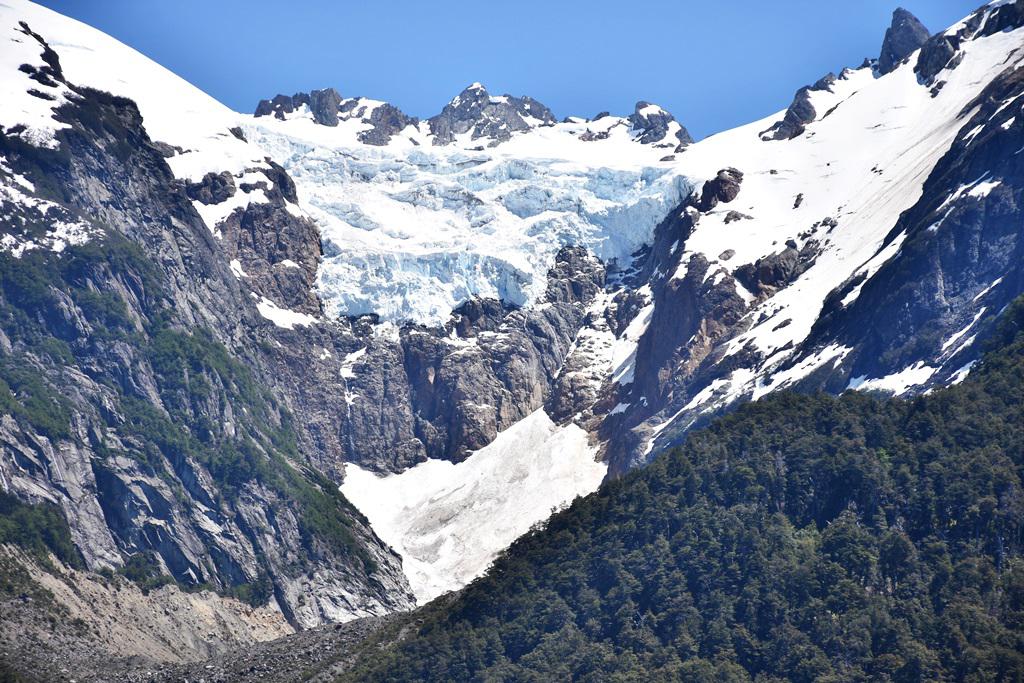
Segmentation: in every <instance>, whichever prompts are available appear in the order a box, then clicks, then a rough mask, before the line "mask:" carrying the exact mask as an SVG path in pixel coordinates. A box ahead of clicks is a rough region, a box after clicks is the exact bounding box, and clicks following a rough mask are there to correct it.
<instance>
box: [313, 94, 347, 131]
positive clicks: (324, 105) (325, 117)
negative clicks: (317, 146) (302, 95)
mask: <svg viewBox="0 0 1024 683" xmlns="http://www.w3.org/2000/svg"><path fill="white" fill-rule="evenodd" d="M340 104H341V95H339V94H338V91H337V90H335V89H334V88H326V89H324V90H313V91H312V92H310V93H309V109H310V111H312V112H313V120H314V121H316V122H317V123H319V124H320V125H321V126H337V125H338V106H339V105H340Z"/></svg>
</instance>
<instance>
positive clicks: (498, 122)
mask: <svg viewBox="0 0 1024 683" xmlns="http://www.w3.org/2000/svg"><path fill="white" fill-rule="evenodd" d="M555 122H556V119H555V117H554V115H553V114H552V113H551V110H550V109H548V108H547V107H545V106H544V105H543V104H541V103H540V102H538V101H537V100H535V99H533V98H532V97H526V96H524V97H512V96H511V95H501V96H498V97H493V96H491V94H490V93H488V92H487V89H486V88H484V86H482V85H480V84H479V83H474V84H472V85H470V86H469V87H467V88H466V89H465V90H463V91H462V92H461V93H459V94H458V95H457V96H456V97H455V98H454V99H453V100H452V101H451V102H449V103H448V104H446V105H445V107H444V109H442V110H441V113H440V114H438V115H437V116H434V117H432V118H430V119H428V120H427V123H428V124H429V126H430V131H431V132H432V133H433V134H434V141H433V142H434V144H435V145H447V144H450V143H452V142H453V141H454V140H455V136H456V135H463V134H465V133H470V138H471V139H473V140H477V139H481V138H487V139H488V140H489V141H490V142H489V144H490V145H495V144H498V143H500V142H504V141H505V140H508V139H510V138H511V137H512V133H516V132H520V131H525V130H530V129H531V128H534V127H536V126H543V125H552V124H554V123H555Z"/></svg>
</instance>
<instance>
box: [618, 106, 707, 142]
mask: <svg viewBox="0 0 1024 683" xmlns="http://www.w3.org/2000/svg"><path fill="white" fill-rule="evenodd" d="M675 120H676V119H675V117H674V116H672V114H670V113H668V112H667V111H665V110H664V109H662V108H661V107H659V106H658V105H656V104H651V103H650V102H644V101H643V100H641V101H640V102H637V103H636V106H635V107H634V108H633V113H632V114H630V115H629V123H630V125H631V126H632V128H633V129H634V130H638V131H640V136H639V137H638V138H637V140H638V141H639V142H640V143H641V144H644V145H656V144H660V145H664V146H667V147H673V148H682V147H685V146H686V145H690V144H693V138H692V137H690V133H689V131H687V130H686V128H684V127H683V126H679V130H677V131H676V132H675V134H674V135H673V136H672V139H669V140H666V136H668V135H669V124H670V123H672V122H673V121H675Z"/></svg>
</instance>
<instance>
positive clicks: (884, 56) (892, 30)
mask: <svg viewBox="0 0 1024 683" xmlns="http://www.w3.org/2000/svg"><path fill="white" fill-rule="evenodd" d="M930 36H931V33H930V32H929V31H928V29H927V28H925V26H924V24H922V23H921V22H920V21H919V20H918V18H917V17H915V16H914V15H913V14H911V13H910V12H908V11H907V10H905V9H903V8H902V7H899V8H897V9H896V10H895V11H894V12H893V13H892V24H891V25H890V26H889V28H887V29H886V31H885V38H884V39H883V40H882V51H881V52H880V53H879V55H878V64H877V65H878V72H879V73H881V74H887V73H889V72H890V71H892V70H893V69H895V68H896V65H897V64H899V63H900V62H902V61H903V60H904V59H906V58H907V57H909V56H910V55H911V54H913V52H914V51H915V50H917V49H919V48H920V47H921V46H922V45H924V44H925V43H926V42H927V41H928V38H929V37H930Z"/></svg>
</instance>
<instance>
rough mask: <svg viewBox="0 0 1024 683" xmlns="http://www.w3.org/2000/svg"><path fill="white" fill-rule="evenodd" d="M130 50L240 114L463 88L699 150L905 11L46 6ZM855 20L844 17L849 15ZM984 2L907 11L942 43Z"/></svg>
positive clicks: (869, 41) (440, 101)
mask: <svg viewBox="0 0 1024 683" xmlns="http://www.w3.org/2000/svg"><path fill="white" fill-rule="evenodd" d="M42 4H44V5H46V6H48V7H51V8H53V9H55V10H57V11H60V12H62V13H64V14H68V15H70V16H73V17H75V18H76V19H79V20H81V21H84V22H86V23H88V24H91V25H93V26H95V27H97V28H99V29H101V30H103V31H105V32H107V33H109V34H111V35H113V36H114V37H116V38H118V39H119V40H121V41H123V42H125V43H127V44H129V45H131V46H132V47H134V48H136V49H138V50H139V51H141V52H143V53H145V54H146V55H148V56H149V57H151V58H153V59H155V60H156V61H158V62H160V63H161V64H163V65H164V66H166V67H168V68H169V69H171V70H172V71H174V72H176V73H178V74H179V75H181V76H182V77H184V78H186V79H187V80H189V81H191V82H192V83H194V84H196V85H197V86H199V87H200V88H202V89H203V90H205V91H206V92H208V93H210V94H211V95H213V96H214V97H216V98H217V99H219V100H221V101H222V102H224V103H225V104H227V105H228V106H230V107H232V108H234V109H237V110H239V111H246V112H249V111H252V110H253V109H254V108H255V106H256V102H257V101H258V100H259V99H260V98H264V97H271V96H273V95H274V94H276V93H278V92H284V93H289V94H290V93H293V92H296V91H299V90H309V89H312V88H322V87H327V86H334V87H336V88H337V89H338V90H339V91H340V92H341V93H342V95H344V96H353V95H364V96H367V97H374V98H377V99H383V100H388V101H390V102H392V103H394V104H395V105H396V106H398V107H399V108H401V109H403V110H404V111H406V112H408V113H410V114H412V115H415V116H420V117H426V116H430V115H432V114H435V113H437V112H438V111H439V110H440V109H441V107H442V106H443V105H444V104H445V103H446V102H447V101H448V100H449V99H451V98H452V97H453V96H454V95H456V94H457V93H458V92H459V91H460V90H461V89H462V88H463V87H465V86H466V85H468V84H469V83H471V82H473V81H481V82H482V83H483V84H484V85H486V86H487V88H488V90H490V91H491V92H492V93H495V94H500V93H511V94H513V95H524V94H526V95H532V96H533V97H535V98H537V99H538V100H540V101H541V102H543V103H545V104H547V105H548V106H549V107H551V109H552V110H553V111H554V113H555V115H556V116H558V117H559V118H561V117H563V116H567V115H570V114H573V115H580V116H592V115H593V114H596V113H597V112H599V111H602V110H608V111H611V112H612V113H618V114H623V113H629V112H631V111H632V109H633V104H634V102H636V101H637V100H639V99H646V100H649V101H652V102H656V103H658V104H660V105H662V106H663V107H665V108H666V109H668V110H669V111H671V112H673V113H674V114H675V115H676V118H678V119H679V120H680V121H682V123H683V124H684V125H686V126H687V127H688V128H689V129H690V131H691V132H692V133H693V134H694V136H695V137H698V138H699V137H703V136H706V135H709V134H711V133H714V132H716V131H719V130H724V129H726V128H731V127H733V126H736V125H739V124H742V123H747V122H749V121H752V120H755V119H758V118H761V117H763V116H766V115H767V114H770V113H771V112H773V111H775V110H778V109H781V108H783V107H785V106H786V105H787V104H788V103H789V101H790V99H791V98H792V95H793V92H794V91H795V90H796V89H797V88H798V87H800V86H801V85H804V84H806V83H810V82H813V81H815V80H817V78H818V77H820V76H822V75H823V74H825V73H826V72H828V71H830V70H833V71H838V70H839V69H840V68H841V67H843V66H857V65H859V64H860V62H861V61H862V60H863V58H864V57H866V56H872V57H875V56H877V55H878V49H879V47H880V45H881V41H882V36H883V34H884V32H885V28H886V27H887V26H888V24H889V19H890V16H891V13H892V10H893V9H894V8H895V5H894V4H893V2H890V1H886V0H858V1H857V2H848V3H838V2H833V0H776V1H774V2H764V1H762V0H732V1H724V2H708V1H707V0H702V1H700V2H696V1H691V0H677V1H676V2H670V1H667V0H665V1H662V0H646V1H645V2H642V3H636V4H632V3H628V2H622V1H621V0H619V1H618V2H609V1H608V0H587V1H586V2H577V1H575V0H563V1H561V2H560V1H558V0H554V1H549V2H539V1H534V0H519V1H518V2H514V3H505V2H500V3H499V2H487V1H486V0H474V1H465V0H449V1H448V2H436V3H428V2H423V1H422V0H418V1H417V2H407V1H406V0H391V1H390V2H387V3H383V2H351V1H350V0H292V1H291V2H281V1H280V0H277V1H276V2H265V1H262V0H261V1H258V2H257V1H254V0H144V1H140V0H43V2H42ZM840 4H841V5H843V9H842V10H840V9H839V5H840ZM979 4H981V0H966V1H965V0H905V1H904V2H903V5H904V6H905V7H906V8H907V9H909V10H910V11H912V12H914V13H915V14H916V15H917V16H918V17H919V18H920V19H921V20H922V21H923V22H924V23H925V25H926V26H928V28H929V29H931V30H932V31H937V30H939V29H942V28H945V27H947V26H948V25H950V24H952V23H954V22H955V21H956V20H958V19H960V18H961V17H963V16H965V15H967V14H969V13H970V11H971V10H973V9H974V8H975V7H977V5H979Z"/></svg>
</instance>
